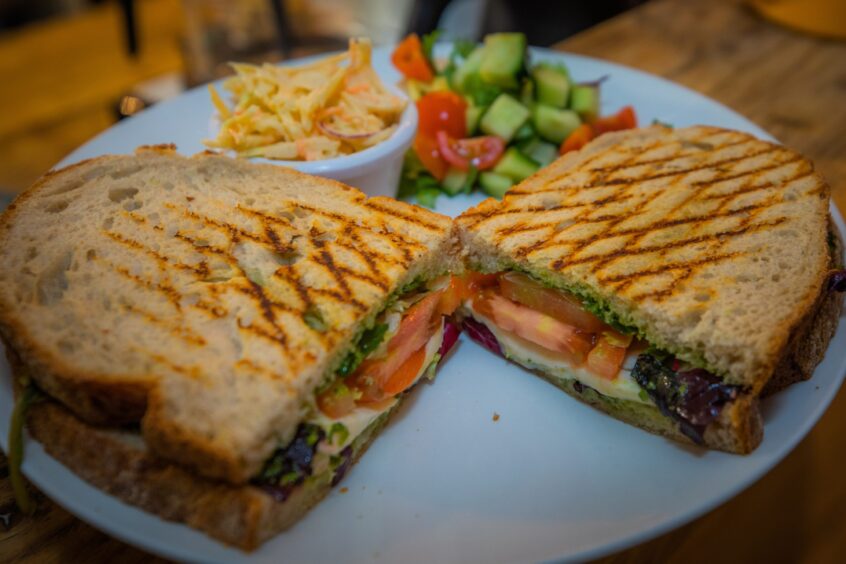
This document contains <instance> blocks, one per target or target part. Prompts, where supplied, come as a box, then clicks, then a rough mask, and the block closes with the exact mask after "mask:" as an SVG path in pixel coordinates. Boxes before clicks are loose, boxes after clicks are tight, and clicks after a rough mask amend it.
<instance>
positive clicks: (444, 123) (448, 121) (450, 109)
mask: <svg viewBox="0 0 846 564" xmlns="http://www.w3.org/2000/svg"><path fill="white" fill-rule="evenodd" d="M466 113H467V102H465V101H464V98H462V97H461V96H459V95H458V94H456V93H455V92H449V91H447V90H438V91H435V92H429V93H428V94H426V95H425V96H422V97H421V98H420V99H419V100H417V115H418V126H417V132H418V135H423V136H426V137H431V138H432V139H434V138H435V136H436V135H437V134H438V131H446V132H447V133H448V134H449V136H450V137H452V138H453V139H464V138H465V137H466V136H467V118H466Z"/></svg>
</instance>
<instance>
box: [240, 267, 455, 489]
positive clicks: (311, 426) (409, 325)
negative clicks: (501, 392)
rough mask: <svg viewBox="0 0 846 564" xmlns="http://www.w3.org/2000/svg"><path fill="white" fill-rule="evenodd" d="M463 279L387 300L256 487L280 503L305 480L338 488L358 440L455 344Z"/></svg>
mask: <svg viewBox="0 0 846 564" xmlns="http://www.w3.org/2000/svg"><path fill="white" fill-rule="evenodd" d="M461 280H462V279H461V278H457V277H453V276H449V275H447V276H443V277H440V278H437V279H434V280H432V281H431V282H429V283H417V284H413V285H412V286H411V287H410V288H405V289H404V290H403V291H402V292H401V294H400V296H399V297H397V298H396V299H391V300H389V301H388V305H387V306H386V307H385V309H384V310H383V311H382V312H381V313H380V314H379V315H378V316H377V317H376V319H375V321H374V323H373V325H372V326H371V327H369V328H368V329H366V330H365V331H363V332H362V333H361V334H360V335H359V336H358V338H357V339H356V342H355V344H354V346H353V348H352V350H351V351H350V352H349V353H348V354H347V355H346V356H345V357H344V358H343V360H342V361H341V363H340V365H339V366H338V367H337V369H336V370H335V371H334V372H333V374H332V375H331V376H330V378H328V381H327V382H326V383H325V384H324V385H323V386H322V387H321V389H319V390H318V392H317V394H316V396H315V401H314V406H313V407H312V408H311V409H310V410H309V415H308V416H307V417H306V418H305V420H304V421H303V422H302V423H301V424H300V426H299V428H298V429H297V433H296V435H295V437H294V438H293V439H292V440H291V441H290V442H289V443H288V444H287V445H285V446H284V447H281V448H279V449H277V450H276V452H274V454H273V456H272V457H271V458H270V459H269V460H268V461H267V462H266V463H265V466H264V469H263V471H262V472H261V474H260V475H259V476H258V477H257V478H256V479H255V480H254V483H256V484H257V485H260V486H261V487H263V488H264V489H265V490H266V491H268V492H270V493H271V494H272V495H273V496H274V497H275V498H276V499H278V500H280V501H284V500H285V499H287V498H288V497H289V496H290V495H291V493H292V492H293V491H294V490H295V489H296V488H298V487H300V486H302V485H303V484H304V483H306V482H309V481H311V482H314V481H329V482H331V484H332V485H334V484H336V483H337V482H338V481H340V480H341V478H342V477H343V476H344V474H345V473H346V471H347V469H348V468H349V467H350V466H351V464H352V461H353V459H354V457H355V455H356V453H357V450H358V449H359V448H360V447H361V445H362V444H363V443H364V442H366V441H365V440H364V439H363V438H364V437H368V436H370V435H371V434H372V431H373V430H374V429H375V428H376V427H378V426H379V425H381V424H382V423H383V422H384V421H385V420H386V419H387V417H388V415H389V414H390V412H391V411H392V410H393V409H394V408H396V406H397V405H398V404H399V399H400V397H401V396H402V395H403V394H405V393H406V392H407V391H408V390H410V389H411V388H412V387H413V386H414V385H415V384H417V383H418V382H419V381H420V380H421V379H422V378H423V377H424V376H427V377H429V378H434V374H435V371H436V369H437V366H438V364H439V363H440V361H441V359H442V358H443V357H444V356H445V355H446V354H447V353H448V352H449V350H450V349H451V348H452V346H453V345H454V344H455V342H456V340H457V339H458V333H459V329H458V326H457V325H455V324H454V323H452V322H451V321H450V320H449V316H450V315H451V314H452V313H453V312H454V311H455V310H456V309H457V308H458V307H459V305H460V304H461V302H462V300H463V299H464V298H465V297H466V296H465V295H464V294H463V292H465V291H466V288H465V287H464V286H463V285H462V284H461V283H460V282H461Z"/></svg>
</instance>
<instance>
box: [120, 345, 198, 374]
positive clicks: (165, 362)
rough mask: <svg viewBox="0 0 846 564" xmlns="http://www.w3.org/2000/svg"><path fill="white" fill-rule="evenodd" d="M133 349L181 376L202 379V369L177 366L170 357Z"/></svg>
mask: <svg viewBox="0 0 846 564" xmlns="http://www.w3.org/2000/svg"><path fill="white" fill-rule="evenodd" d="M132 348H133V349H135V350H138V351H140V352H143V353H144V354H146V355H148V356H149V357H150V358H151V359H152V360H154V361H156V362H158V363H159V364H163V365H165V366H167V367H168V368H170V369H171V370H173V371H174V372H178V373H179V374H182V375H183V376H188V377H189V378H193V379H195V380H199V379H200V378H202V372H201V371H200V368H199V367H198V366H196V365H193V364H192V365H191V366H182V365H181V364H177V363H175V362H173V361H172V360H171V359H169V358H168V357H166V356H164V355H161V354H158V353H155V352H153V351H149V350H144V349H139V348H137V347H132Z"/></svg>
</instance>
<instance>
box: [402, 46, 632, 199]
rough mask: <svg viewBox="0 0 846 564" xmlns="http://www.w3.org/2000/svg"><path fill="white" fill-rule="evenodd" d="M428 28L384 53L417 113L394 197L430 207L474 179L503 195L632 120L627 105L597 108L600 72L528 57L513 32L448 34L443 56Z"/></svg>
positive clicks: (475, 185)
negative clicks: (476, 38) (582, 75)
mask: <svg viewBox="0 0 846 564" xmlns="http://www.w3.org/2000/svg"><path fill="white" fill-rule="evenodd" d="M437 36H438V32H434V33H432V34H429V35H425V36H423V38H422V39H421V38H419V37H418V36H417V35H416V34H412V35H409V36H408V37H406V38H405V39H404V40H403V41H402V42H401V43H400V44H399V45H398V46H397V47H396V49H395V50H394V52H393V54H392V56H391V61H392V62H393V64H394V66H395V67H396V68H397V69H398V70H399V71H400V72H401V73H402V74H403V76H404V77H405V88H406V91H407V92H408V94H409V97H410V98H411V99H412V100H413V101H414V102H415V103H416V104H417V111H418V116H419V121H418V130H417V137H416V138H415V140H414V144H413V146H412V149H411V150H409V152H408V154H407V155H406V158H405V162H404V165H403V173H402V177H401V181H400V189H399V197H401V198H411V197H415V198H416V199H417V201H418V202H419V203H421V204H423V205H426V206H429V207H432V206H434V204H435V200H436V199H437V197H438V196H439V195H441V194H447V195H449V196H454V195H456V194H463V193H469V192H472V191H473V190H476V189H481V190H482V191H484V192H485V193H487V194H489V195H491V196H493V197H495V198H502V197H503V196H504V195H505V192H506V191H507V190H508V189H509V188H511V186H512V185H514V184H516V183H518V182H520V181H521V180H523V179H525V178H527V177H528V176H531V175H532V174H534V173H535V172H536V171H537V170H538V169H539V168H541V167H543V166H546V165H548V164H549V163H551V162H552V161H554V160H555V159H556V158H557V157H558V156H559V154H563V153H566V152H568V151H573V150H576V149H579V148H581V147H582V146H583V145H585V144H586V143H587V142H588V141H590V140H591V139H593V138H594V137H596V136H597V135H601V134H602V133H605V132H608V131H619V130H623V129H630V128H634V127H637V117H636V115H635V112H634V109H633V108H632V107H631V106H626V107H624V108H622V109H621V110H620V111H619V112H617V113H615V114H613V115H608V116H602V117H600V116H599V98H600V87H601V83H602V79H599V80H596V81H594V82H580V83H577V82H574V80H573V78H572V77H571V75H570V72H569V70H568V69H567V68H566V66H564V65H563V64H552V63H548V62H539V63H531V62H530V61H529V53H528V50H527V45H526V36H525V35H523V34H522V33H494V34H491V35H488V36H486V37H485V39H484V43H483V44H482V45H478V44H476V43H472V42H466V41H457V42H455V43H454V45H453V49H452V52H451V53H450V55H449V57H448V58H447V59H446V60H442V61H441V60H438V61H436V60H434V59H433V57H432V48H433V46H434V43H435V41H436V40H437Z"/></svg>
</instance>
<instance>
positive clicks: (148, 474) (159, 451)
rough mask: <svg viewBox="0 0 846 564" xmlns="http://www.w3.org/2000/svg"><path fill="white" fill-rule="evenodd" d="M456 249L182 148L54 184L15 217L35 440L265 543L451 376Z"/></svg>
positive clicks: (428, 224) (6, 291)
mask: <svg viewBox="0 0 846 564" xmlns="http://www.w3.org/2000/svg"><path fill="white" fill-rule="evenodd" d="M455 243H456V238H455V236H454V234H453V232H452V221H451V220H450V219H449V218H447V217H444V216H441V215H438V214H435V213H433V212H429V211H426V210H424V209H422V208H419V207H416V206H413V205H410V204H405V203H401V202H397V201H396V200H393V199H390V198H367V197H366V196H365V195H364V194H362V193H361V192H359V191H357V190H355V189H353V188H350V187H348V186H345V185H342V184H340V183H338V182H334V181H330V180H325V179H320V178H316V177H313V176H308V175H304V174H300V173H298V172H296V171H293V170H290V169H286V168H282V167H277V166H271V165H256V164H250V163H245V162H243V161H239V160H234V159H230V158H226V157H223V156H219V155H214V154H203V155H198V156H195V157H192V158H186V157H181V156H178V155H176V154H175V151H174V148H173V147H172V146H156V147H148V148H144V149H141V150H139V151H138V152H137V153H136V155H134V156H103V157H99V158H96V159H93V160H88V161H84V162H81V163H79V164H76V165H73V166H70V167H68V168H65V169H62V170H59V171H55V172H51V173H49V174H48V175H47V176H45V177H44V178H42V179H41V180H39V181H38V182H37V183H36V184H35V185H34V186H33V187H32V188H30V189H29V190H28V191H26V192H25V193H24V194H22V195H21V196H20V197H19V198H18V199H17V200H16V201H15V202H14V203H13V204H12V205H11V206H10V207H9V209H8V210H7V211H6V212H5V213H4V215H3V216H2V219H1V220H0V249H2V250H0V335H2V338H3V341H4V343H5V345H6V349H7V354H8V357H9V360H10V364H11V365H12V367H13V369H14V375H15V377H16V379H17V382H18V383H19V386H20V388H21V389H20V390H19V391H20V394H19V396H20V397H21V398H25V400H26V401H27V402H29V403H31V405H30V406H29V409H28V410H27V413H26V421H27V424H28V428H29V430H30V433H31V435H32V436H33V437H34V438H35V439H36V440H38V441H40V442H41V443H43V446H44V448H45V449H46V450H47V452H48V453H50V454H51V455H52V456H54V457H56V458H57V459H58V460H59V461H61V462H63V463H64V464H65V465H67V466H68V467H70V468H71V469H72V470H73V471H75V472H76V473H77V474H79V475H80V476H81V477H83V478H84V479H86V480H88V481H89V482H91V483H93V484H94V485H95V486H97V487H99V488H101V489H103V490H105V491H107V492H109V493H111V494H113V495H116V496H118V497H120V498H121V499H123V500H124V501H126V502H128V503H131V504H135V505H138V506H140V507H142V508H143V509H145V510H147V511H150V512H153V513H156V514H158V515H160V516H162V517H163V518H165V519H171V520H176V521H181V522H184V523H187V524H188V525H190V526H192V527H195V528H197V529H200V530H202V531H204V532H206V533H207V534H209V535H211V536H213V537H215V538H217V539H220V540H222V541H224V542H226V543H229V544H232V545H235V546H238V547H241V548H243V549H248V550H249V549H253V548H255V547H256V546H258V545H259V544H260V543H261V542H263V541H264V540H266V539H268V538H269V537H271V536H273V535H274V534H276V533H277V532H279V531H280V530H282V529H284V528H286V527H287V526H289V525H291V524H292V523H293V522H295V521H296V520H297V519H298V518H299V517H300V516H302V515H303V514H304V513H305V512H306V511H307V510H308V509H309V508H310V507H311V506H313V505H314V504H315V503H316V502H317V501H319V500H320V498H321V497H323V496H325V495H326V493H327V492H328V490H329V489H330V488H331V486H333V485H334V484H336V483H337V482H338V481H339V480H340V479H341V478H342V477H343V475H344V474H345V472H347V471H348V470H349V468H350V466H351V465H352V464H353V463H354V462H355V461H356V460H357V459H358V457H359V456H360V455H361V454H362V453H363V452H364V450H365V449H366V448H367V446H368V444H369V443H370V441H371V440H372V439H373V437H374V436H375V435H376V434H377V432H378V431H379V429H380V428H381V427H382V426H383V425H384V424H385V422H386V420H387V419H388V417H389V416H390V414H391V413H392V412H394V411H395V410H396V408H397V406H398V405H399V404H400V402H401V401H402V399H403V398H404V397H405V396H406V395H407V392H408V391H409V389H410V388H412V387H413V386H414V385H415V384H416V383H417V382H418V381H420V380H421V378H423V377H425V376H427V375H428V376H432V375H433V374H434V371H435V369H436V367H437V365H438V363H439V361H440V360H441V358H442V357H443V355H445V354H446V352H447V351H448V349H449V347H450V346H451V345H452V344H453V343H454V342H455V340H456V338H457V331H456V327H455V326H454V325H452V324H451V323H450V322H449V321H448V320H447V317H446V316H447V315H448V314H450V313H451V312H452V310H454V309H455V308H456V307H457V306H458V305H459V303H460V299H458V298H456V296H455V293H454V290H455V288H456V285H455V284H454V283H453V282H452V279H451V276H450V274H449V273H450V271H452V270H455V265H454V264H453V259H452V257H453V256H455V249H454V246H455ZM32 399H37V400H38V401H34V402H33V401H30V400H32ZM12 450H13V452H14V449H12ZM14 462H15V461H13V464H14ZM17 462H19V461H17Z"/></svg>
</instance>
